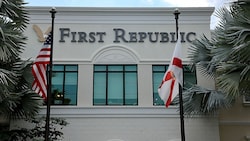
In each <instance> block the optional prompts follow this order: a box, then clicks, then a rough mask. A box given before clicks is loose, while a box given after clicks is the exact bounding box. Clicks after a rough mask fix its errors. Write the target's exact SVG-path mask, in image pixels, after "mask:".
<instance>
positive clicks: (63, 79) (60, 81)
mask: <svg viewBox="0 0 250 141" xmlns="http://www.w3.org/2000/svg"><path fill="white" fill-rule="evenodd" d="M52 70H53V71H52V104H53V105H76V101H77V99H76V98H77V77H78V67H77V65H54V66H53V68H52Z"/></svg>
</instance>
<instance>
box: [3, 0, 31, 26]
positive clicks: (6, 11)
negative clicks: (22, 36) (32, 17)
mask: <svg viewBox="0 0 250 141" xmlns="http://www.w3.org/2000/svg"><path fill="white" fill-rule="evenodd" d="M25 4H26V3H24V2H23V0H3V1H2V5H1V8H0V14H1V16H3V18H5V19H6V20H7V21H9V22H12V23H14V24H15V27H16V28H18V29H20V30H24V29H25V28H26V24H28V21H29V20H28V11H27V10H26V9H25V7H24V5H25ZM6 17H8V18H6Z"/></svg>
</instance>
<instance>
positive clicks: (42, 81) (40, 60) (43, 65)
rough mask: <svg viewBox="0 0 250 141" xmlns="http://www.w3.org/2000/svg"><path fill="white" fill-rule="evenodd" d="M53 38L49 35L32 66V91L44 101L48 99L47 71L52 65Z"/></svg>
mask: <svg viewBox="0 0 250 141" xmlns="http://www.w3.org/2000/svg"><path fill="white" fill-rule="evenodd" d="M51 38H52V37H51V33H49V34H48V36H47V38H46V41H45V42H44V44H43V47H42V48H41V50H40V52H39V54H38V56H37V57H36V59H35V61H34V63H33V65H32V74H33V76H34V82H33V84H32V89H33V90H34V91H35V92H36V93H37V94H39V95H40V96H41V97H42V98H44V99H46V98H47V75H46V70H47V65H48V64H49V63H50V54H51V40H52V39H51Z"/></svg>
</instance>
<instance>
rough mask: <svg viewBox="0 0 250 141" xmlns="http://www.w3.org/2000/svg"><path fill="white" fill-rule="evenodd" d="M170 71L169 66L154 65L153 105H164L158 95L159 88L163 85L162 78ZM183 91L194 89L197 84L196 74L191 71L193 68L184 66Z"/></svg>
mask: <svg viewBox="0 0 250 141" xmlns="http://www.w3.org/2000/svg"><path fill="white" fill-rule="evenodd" d="M167 69H168V65H153V99H154V100H153V104H154V105H164V102H163V101H162V100H161V98H160V97H159V94H158V88H159V85H160V84H161V81H162V78H163V76H164V74H165V72H166V71H167ZM183 81H184V82H183V83H184V84H183V85H184V87H183V90H185V89H188V88H190V87H192V85H193V84H196V83H197V81H196V73H195V72H193V71H192V70H191V66H189V65H183Z"/></svg>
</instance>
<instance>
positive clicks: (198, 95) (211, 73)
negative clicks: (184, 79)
mask: <svg viewBox="0 0 250 141" xmlns="http://www.w3.org/2000/svg"><path fill="white" fill-rule="evenodd" d="M216 15H217V16H218V17H219V18H220V20H221V21H220V23H219V25H218V26H217V27H216V28H215V30H214V32H213V33H212V36H211V39H210V40H209V39H208V38H207V37H206V36H202V37H200V39H196V40H195V41H194V42H193V43H192V46H191V48H190V50H191V51H190V59H191V61H192V63H193V64H194V65H195V66H196V67H197V68H198V70H200V71H201V72H202V74H204V75H205V76H207V77H210V78H213V79H214V80H215V87H216V90H209V89H205V88H202V87H200V86H193V87H192V88H190V89H189V90H187V91H185V92H184V93H183V98H184V107H185V113H186V114H201V113H202V114H210V113H213V112H216V111H217V110H218V109H220V108H226V107H229V106H231V105H232V104H233V103H234V101H235V100H236V99H237V98H239V97H240V96H242V95H250V57H249V53H250V2H249V1H248V0H238V1H237V2H233V3H231V5H230V7H229V8H221V9H220V10H218V11H217V13H216Z"/></svg>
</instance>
